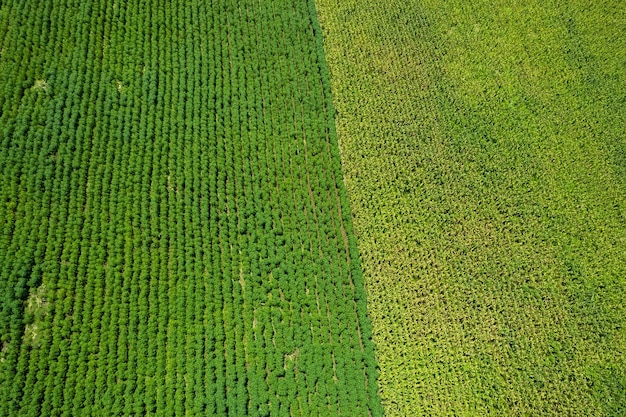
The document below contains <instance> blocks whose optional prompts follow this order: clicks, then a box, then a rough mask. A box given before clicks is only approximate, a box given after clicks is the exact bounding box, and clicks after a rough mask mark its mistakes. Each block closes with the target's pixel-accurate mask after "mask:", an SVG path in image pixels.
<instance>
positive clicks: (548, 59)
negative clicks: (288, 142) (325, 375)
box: [316, 0, 626, 416]
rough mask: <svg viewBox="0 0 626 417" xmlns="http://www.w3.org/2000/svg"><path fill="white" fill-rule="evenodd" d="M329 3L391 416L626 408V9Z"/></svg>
mask: <svg viewBox="0 0 626 417" xmlns="http://www.w3.org/2000/svg"><path fill="white" fill-rule="evenodd" d="M316 6H317V11H318V17H319V21H320V25H321V27H322V31H323V33H324V46H325V52H326V59H327V62H328V66H329V71H330V79H331V87H332V94H333V101H334V104H335V108H336V110H337V115H336V123H337V133H338V141H339V148H340V152H341V157H342V168H343V172H344V175H345V178H344V181H345V184H346V188H347V190H348V196H349V198H350V204H351V207H352V213H353V224H354V230H355V234H356V236H357V240H358V243H359V250H360V254H361V262H362V267H363V273H364V281H365V288H366V293H367V299H368V312H369V315H370V317H371V319H372V329H373V340H374V342H375V345H376V355H377V359H378V363H379V366H380V377H379V385H380V390H381V391H380V392H381V397H382V404H383V407H384V409H385V413H386V415H389V416H419V415H432V416H443V415H454V416H461V415H473V416H485V415H514V416H517V415H528V416H530V415H532V416H540V415H546V416H547V415H550V416H583V415H584V416H623V415H626V302H625V301H626V133H624V132H626V112H625V111H624V110H625V105H626V101H625V99H626V71H625V68H626V46H625V45H626V32H625V31H624V28H625V27H626V4H625V3H624V2H618V1H610V0H609V1H598V2H583V1H565V2H555V1H548V2H545V1H541V2H539V1H526V2H505V1H497V2H482V1H469V0H463V1H454V2H445V1H438V0H423V1H420V0H403V1H399V0H390V1H384V2H381V1H373V0H348V1H342V2H336V1H330V0H316Z"/></svg>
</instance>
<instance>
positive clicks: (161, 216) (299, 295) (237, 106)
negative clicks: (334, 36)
mask: <svg viewBox="0 0 626 417" xmlns="http://www.w3.org/2000/svg"><path fill="white" fill-rule="evenodd" d="M325 65H326V64H325V61H324V57H323V49H322V39H321V33H320V30H319V27H318V25H317V20H316V17H315V8H314V5H313V3H312V2H309V1H305V0H294V1H291V0H279V1H240V2H235V1H228V0H216V1H211V2H205V1H181V0H174V1H149V0H143V1H137V2H121V1H115V0H112V1H89V0H80V1H21V0H20V1H3V2H0V112H1V113H0V415H1V416H81V415H97V416H109V415H115V416H120V415H124V416H131V415H135V416H150V415H162V416H174V415H190V416H199V415H207V416H214V415H220V416H221V415H250V416H261V415H285V416H289V415H345V416H356V415H380V414H381V413H382V410H381V408H380V403H379V399H378V396H377V385H376V384H377V382H376V375H377V374H376V372H377V370H376V363H375V359H374V351H373V344H372V342H371V326H370V324H369V322H368V320H367V317H366V304H365V295H364V287H363V282H362V274H361V269H360V265H359V258H358V252H357V246H356V241H355V238H354V234H353V232H352V229H351V227H352V226H351V218H350V209H349V206H348V201H347V197H346V192H345V188H344V186H343V182H342V172H341V167H340V159H339V153H338V146H337V140H336V134H335V125H334V119H333V116H334V110H333V109H332V101H331V98H330V87H329V83H328V74H327V71H326V67H325Z"/></svg>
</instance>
